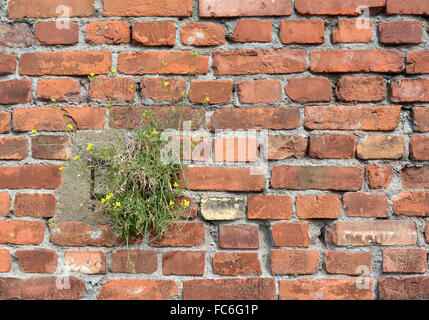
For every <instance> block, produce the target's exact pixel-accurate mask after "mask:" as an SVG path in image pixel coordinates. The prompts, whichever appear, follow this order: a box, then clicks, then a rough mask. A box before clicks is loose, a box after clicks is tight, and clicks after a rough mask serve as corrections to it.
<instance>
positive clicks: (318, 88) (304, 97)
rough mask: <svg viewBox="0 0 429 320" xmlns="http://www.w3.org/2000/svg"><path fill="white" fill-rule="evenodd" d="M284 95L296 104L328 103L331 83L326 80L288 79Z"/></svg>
mask: <svg viewBox="0 0 429 320" xmlns="http://www.w3.org/2000/svg"><path fill="white" fill-rule="evenodd" d="M285 91H286V94H287V95H288V97H289V98H290V99H291V100H292V101H297V102H328V101H331V99H332V89H331V83H330V82H329V80H328V79H327V78H289V79H287V84H286V87H285Z"/></svg>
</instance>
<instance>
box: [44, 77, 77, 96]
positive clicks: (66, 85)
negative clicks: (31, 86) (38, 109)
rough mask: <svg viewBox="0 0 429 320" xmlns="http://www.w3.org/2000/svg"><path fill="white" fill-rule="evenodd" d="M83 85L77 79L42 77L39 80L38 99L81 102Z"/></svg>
mask: <svg viewBox="0 0 429 320" xmlns="http://www.w3.org/2000/svg"><path fill="white" fill-rule="evenodd" d="M80 90H81V86H80V83H79V81H77V80H75V79H68V78H64V79H41V80H39V81H38V82H37V87H36V94H37V99H39V100H44V101H51V99H55V101H56V102H80V101H81V96H80Z"/></svg>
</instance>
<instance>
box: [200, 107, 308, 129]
mask: <svg viewBox="0 0 429 320" xmlns="http://www.w3.org/2000/svg"><path fill="white" fill-rule="evenodd" d="M300 124H301V116H300V113H299V109H298V108H287V107H286V108H283V107H279V108H270V107H257V108H222V109H216V110H215V111H214V113H213V115H212V116H211V118H210V121H209V124H208V126H209V129H210V130H211V131H215V130H224V129H231V130H239V129H241V130H252V129H253V130H255V129H256V130H257V129H271V130H282V129H286V130H287V129H295V128H298V127H299V126H300Z"/></svg>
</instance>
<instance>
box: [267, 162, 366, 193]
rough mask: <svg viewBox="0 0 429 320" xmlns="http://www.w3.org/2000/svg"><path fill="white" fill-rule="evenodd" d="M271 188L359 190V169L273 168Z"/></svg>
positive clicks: (360, 177) (360, 176) (318, 167)
mask: <svg viewBox="0 0 429 320" xmlns="http://www.w3.org/2000/svg"><path fill="white" fill-rule="evenodd" d="M271 186H272V187H273V188H275V189H291V190H308V189H317V190H339V191H341V190H353V191H354V190H356V191H357V190H360V188H361V187H362V169H361V167H346V166H343V167H322V166H317V167H308V166H275V167H273V168H272V170H271Z"/></svg>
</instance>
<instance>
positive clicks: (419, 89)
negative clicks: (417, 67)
mask: <svg viewBox="0 0 429 320" xmlns="http://www.w3.org/2000/svg"><path fill="white" fill-rule="evenodd" d="M390 86H391V99H392V101H393V102H429V79H401V80H397V81H392V82H391V85H390Z"/></svg>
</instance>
